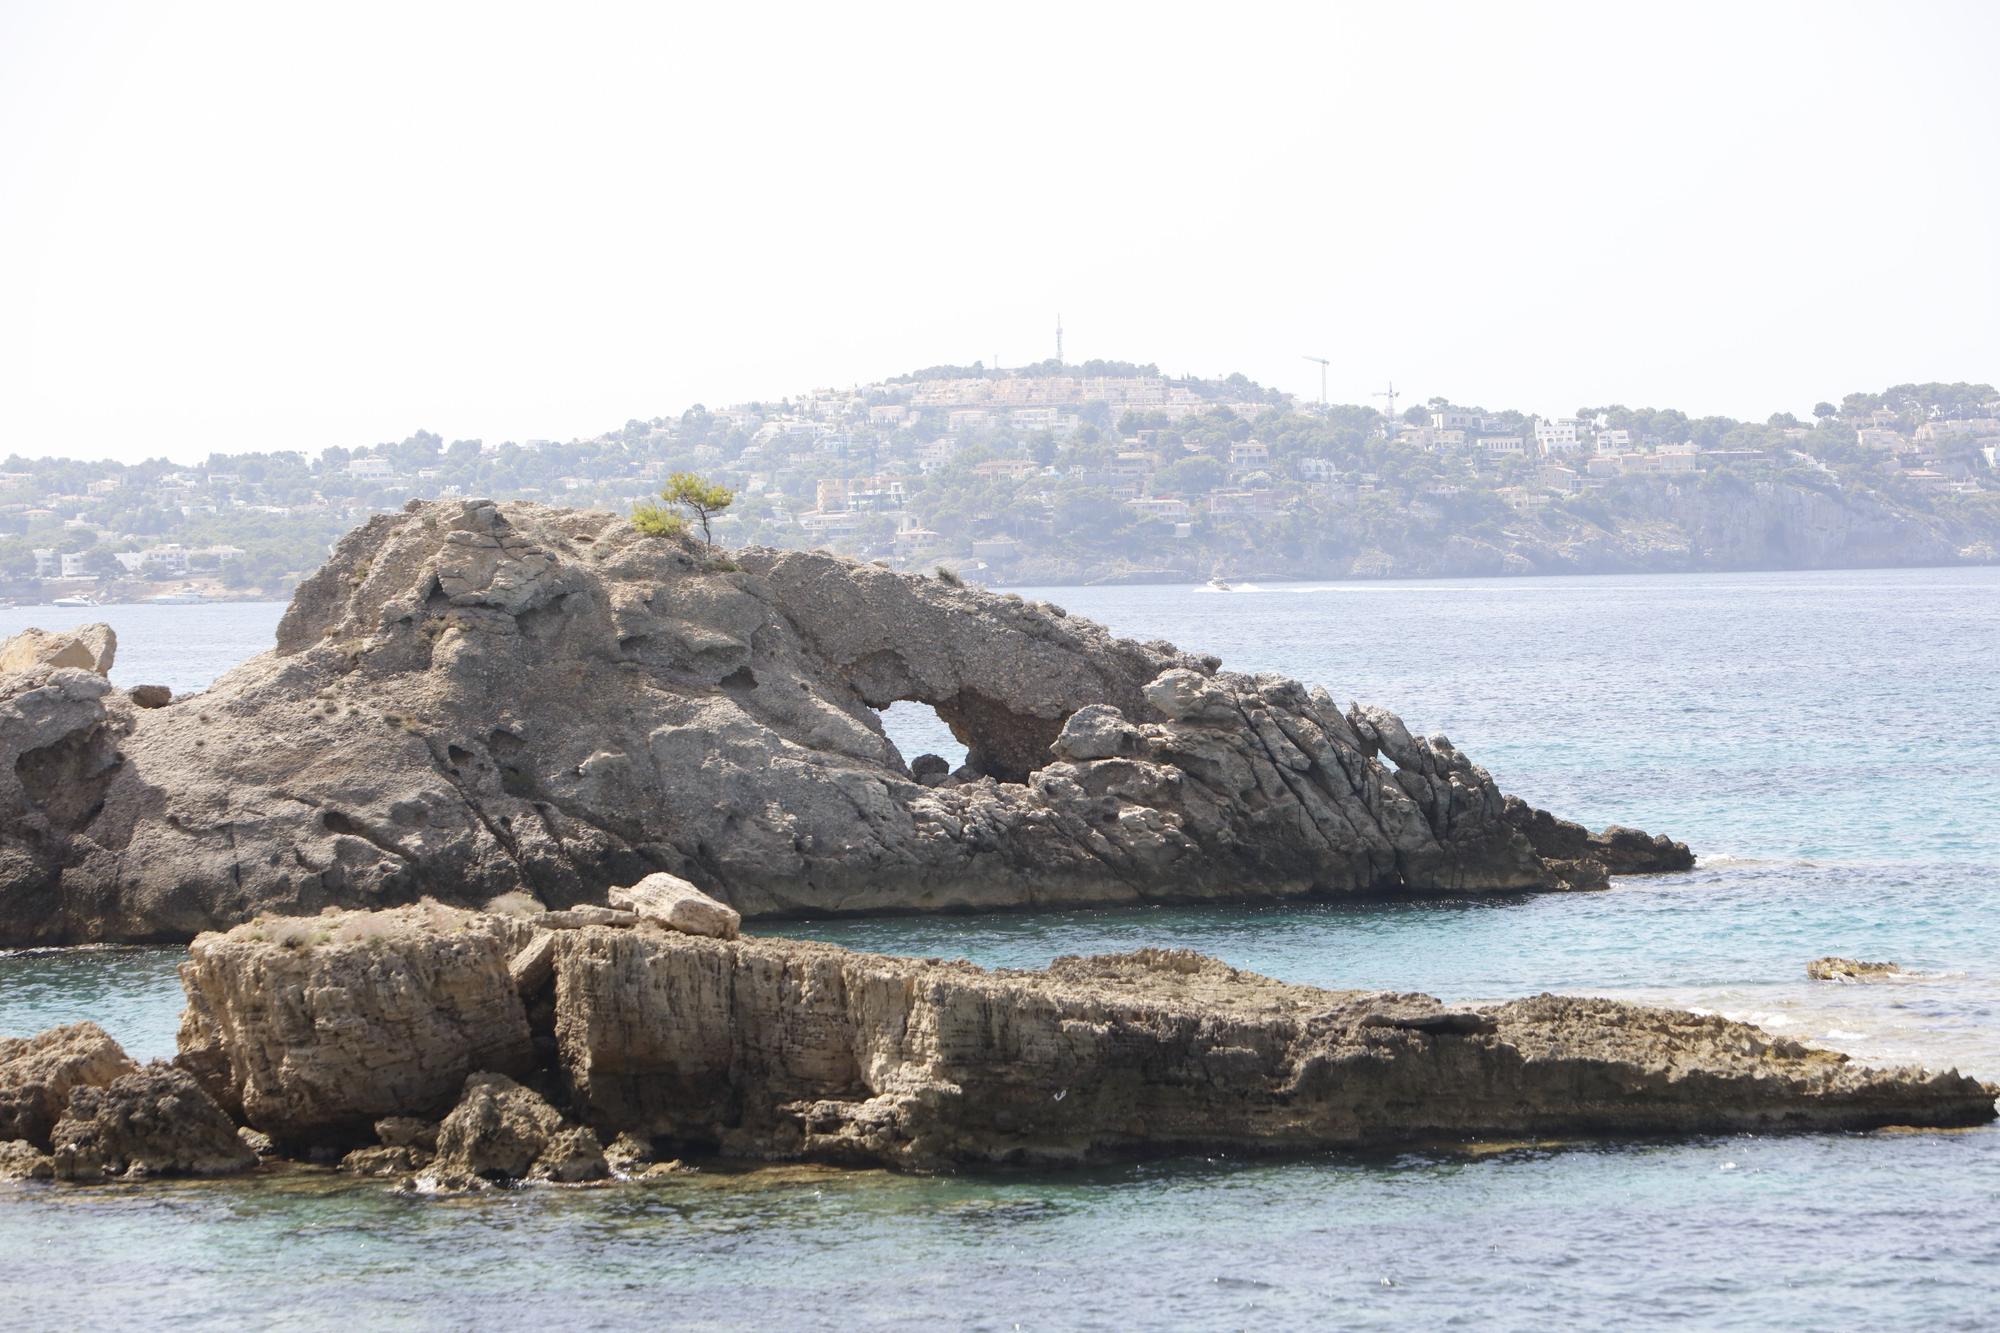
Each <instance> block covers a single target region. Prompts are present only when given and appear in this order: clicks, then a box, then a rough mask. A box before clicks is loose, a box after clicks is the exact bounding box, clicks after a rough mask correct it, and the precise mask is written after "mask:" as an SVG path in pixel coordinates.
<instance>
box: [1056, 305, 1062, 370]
mask: <svg viewBox="0 0 2000 1333" xmlns="http://www.w3.org/2000/svg"><path fill="white" fill-rule="evenodd" d="M1062 363H1063V359H1062V313H1061V312H1060V311H1058V312H1057V313H1056V364H1057V365H1061V364H1062Z"/></svg>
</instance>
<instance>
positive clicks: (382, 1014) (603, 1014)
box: [187, 911, 2000, 1188]
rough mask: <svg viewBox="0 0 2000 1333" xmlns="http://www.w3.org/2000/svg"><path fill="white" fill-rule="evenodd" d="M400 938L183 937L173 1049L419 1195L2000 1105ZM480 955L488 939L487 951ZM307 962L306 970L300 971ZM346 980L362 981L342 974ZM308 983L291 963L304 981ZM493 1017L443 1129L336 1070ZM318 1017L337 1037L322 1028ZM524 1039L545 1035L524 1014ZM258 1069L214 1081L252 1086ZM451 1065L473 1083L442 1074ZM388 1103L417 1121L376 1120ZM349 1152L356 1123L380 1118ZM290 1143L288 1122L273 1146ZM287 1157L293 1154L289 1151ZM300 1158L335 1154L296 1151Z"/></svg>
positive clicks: (589, 942)
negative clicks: (522, 1054)
mask: <svg viewBox="0 0 2000 1333" xmlns="http://www.w3.org/2000/svg"><path fill="white" fill-rule="evenodd" d="M462 916H463V914H456V913H448V912H444V911H439V912H436V913H431V914H427V915H423V916H420V917H419V916H415V915H412V914H408V913H404V914H399V917H398V920H397V923H396V926H395V928H394V929H390V930H379V931H369V932H362V933H364V934H366V936H367V940H368V943H367V944H366V945H365V946H362V945H357V944H354V943H346V944H343V943H339V942H338V937H340V936H341V935H342V934H343V933H347V932H349V930H350V927H351V926H352V924H353V923H355V922H365V921H368V920H371V919H372V918H370V917H368V916H366V915H356V916H334V917H330V918H327V920H326V923H325V924H326V926H327V928H328V932H329V933H328V938H327V939H325V940H322V941H317V942H306V943H304V944H295V945H287V944H286V943H283V942H281V941H277V940H272V939H257V938H255V934H256V931H257V927H254V926H245V927H239V928H238V929H237V930H236V931H234V932H232V933H231V934H230V935H229V936H227V937H222V938H221V940H220V941H219V942H218V941H214V940H212V939H210V938H206V937H205V938H204V940H202V941H197V943H196V946H195V951H196V952H197V953H198V954H201V955H202V956H203V958H204V962H203V964H202V966H201V967H200V968H191V969H190V971H189V974H188V981H189V996H190V1004H191V1006H198V1007H202V1008H203V1011H204V1013H205V1014H206V1017H205V1018H204V1019H203V1020H202V1021H201V1022H199V1023H191V1024H190V1025H189V1028H188V1029H187V1030H198V1029H202V1028H212V1029H214V1030H218V1031H227V1032H232V1033H235V1034H237V1036H236V1037H235V1038H234V1041H235V1043H236V1044H237V1046H239V1047H241V1048H243V1049H248V1050H252V1051H255V1052H256V1053H257V1064H256V1068H257V1069H259V1070H261V1071H263V1073H262V1074H261V1075H260V1076H261V1077H264V1078H265V1079H266V1080H267V1089H266V1092H265V1093H264V1095H257V1096H253V1095H251V1093H250V1091H249V1090H248V1088H247V1086H246V1085H244V1084H242V1083H241V1082H239V1084H238V1087H239V1089H241V1090H240V1091H239V1093H238V1097H237V1100H238V1101H239V1102H240V1104H241V1105H242V1106H243V1107H244V1108H245V1111H246V1115H247V1118H248V1119H249V1120H250V1122H251V1123H252V1124H253V1125H257V1126H258V1127H259V1128H269V1127H270V1125H269V1124H268V1123H267V1122H266V1120H265V1119H263V1118H261V1117H266V1116H268V1115H269V1114H271V1113H272V1112H273V1110H276V1111H280V1112H284V1113H287V1114H289V1113H291V1112H292V1110H293V1108H295V1107H297V1106H299V1105H301V1104H304V1102H305V1101H306V1098H305V1097H303V1096H301V1095H299V1094H297V1093H295V1092H293V1091H292V1089H291V1080H292V1079H293V1078H295V1077H296V1076H297V1075H298V1074H300V1073H303V1072H306V1071H318V1070H324V1069H330V1068H340V1069H345V1070H348V1071H350V1076H349V1077H348V1078H346V1079H343V1080H340V1081H329V1080H324V1079H316V1080H315V1082H314V1084H313V1086H312V1087H311V1089H310V1091H311V1094H312V1105H313V1107H314V1114H313V1116H312V1118H311V1123H312V1124H314V1125H317V1126H321V1127H324V1128H323V1130H321V1131H319V1132H321V1133H324V1134H332V1135H351V1137H340V1138H338V1142H339V1143H340V1144H341V1145H342V1146H350V1145H352V1144H359V1143H364V1142H367V1141H368V1140H369V1139H370V1138H371V1137H372V1140H373V1143H372V1145H371V1146H369V1147H368V1148H367V1149H366V1151H364V1152H362V1153H358V1154H356V1155H354V1156H353V1157H352V1158H351V1159H350V1162H349V1169H351V1170H378V1171H387V1172H401V1171H404V1170H409V1169H416V1168H417V1167H418V1166H419V1165H420V1164H421V1163H422V1162H423V1160H424V1155H425V1154H428V1153H430V1152H431V1151H433V1147H432V1146H429V1145H427V1142H426V1140H425V1138H424V1134H425V1131H426V1128H427V1126H426V1125H425V1124H423V1123H417V1124H410V1123H409V1122H404V1121H393V1122H392V1121H389V1120H385V1119H380V1117H382V1116H384V1115H391V1114H394V1115H412V1116H419V1117H424V1118H425V1119H426V1120H427V1119H428V1118H429V1117H431V1116H433V1115H435V1114H437V1113H438V1111H439V1109H440V1108H441V1106H442V1105H443V1104H444V1103H445V1102H449V1101H450V1099H451V1097H457V1104H456V1106H454V1107H452V1108H451V1110H450V1114H449V1115H447V1116H446V1118H445V1121H444V1124H443V1125H442V1126H441V1127H439V1128H438V1129H437V1131H436V1138H435V1142H434V1151H435V1154H436V1158H435V1160H434V1161H432V1162H430V1163H429V1165H428V1166H426V1167H424V1168H423V1170H424V1172H425V1176H424V1179H425V1180H427V1181H429V1182H430V1183H433V1184H435V1185H438V1186H441V1187H447V1188H458V1187H469V1186H472V1185H474V1184H475V1183H476V1182H477V1181H479V1180H486V1179H511V1178H523V1177H530V1178H535V1177H538V1178H544V1179H551V1180H575V1179H584V1178H590V1177H593V1176H595V1175H600V1174H602V1173H603V1170H604V1161H605V1154H604V1153H603V1152H602V1151H601V1149H600V1147H599V1145H600V1144H601V1143H603V1142H606V1141H610V1142H612V1143H613V1144H614V1146H615V1147H616V1149H617V1153H618V1157H619V1159H620V1161H621V1162H623V1163H624V1164H625V1167H626V1168H628V1169H629V1168H630V1167H631V1166H632V1165H634V1164H636V1163H638V1162H640V1161H643V1160H644V1159H646V1158H648V1157H651V1156H654V1155H655V1151H654V1150H655V1149H660V1150H663V1151H665V1152H701V1151H708V1152H714V1151H720V1152H723V1153H727V1154H732V1155H740V1156H751V1157H763V1158H792V1159H815V1160H823V1161H833V1162H866V1163H878V1164H884V1165H890V1166H896V1167H903V1168H916V1169H933V1168H943V1167H951V1166H955V1165H977V1164H994V1163H1011V1162H1045V1163H1071V1162H1088V1161H1098V1160H1104V1159H1110V1158H1117V1157H1122V1156H1131V1155H1139V1154H1148V1153H1158V1152H1173V1151H1193V1150H1202V1149H1209V1148H1237V1149H1242V1150H1246V1151H1290V1150H1298V1149H1305V1148H1315V1147H1362V1146H1373V1145H1384V1144H1394V1143H1403V1142H1411V1141H1421V1140H1427V1139H1479V1138H1517V1137H1522V1136H1553V1137H1560V1136H1575V1135H1597V1134H1602V1135H1629V1136H1647V1135H1663V1134H1696V1133H1722V1132H1736V1131H1761V1130H1779V1129H1815V1130H1832V1129H1865V1128H1870V1127H1874V1126H1880V1125H1889V1124H1898V1125H1924V1126H1949V1125H1970V1124H1980V1123H1985V1122H1987V1121H1989V1120H1991V1119H1993V1118H1994V1114H1995V1112H1994V1098H1995V1095H1996V1093H2000V1088H1995V1087H1992V1086H1988V1085H1983V1084H1981V1083H1979V1082H1977V1081H1975V1080H1973V1079H1970V1078H1963V1077H1960V1076H1959V1075H1957V1074H1955V1073H1932V1072H1929V1071H1925V1070H1917V1069H1888V1070H1882V1069H1868V1068H1862V1067H1860V1066H1856V1065H1854V1064H1851V1063H1850V1062H1848V1060H1847V1059H1846V1057H1844V1056H1841V1055H1838V1054H1834V1053H1831V1052H1826V1051H1819V1050H1813V1049H1810V1048H1807V1047H1805V1046H1802V1045H1800V1044H1798V1043H1796V1042H1792V1041H1788V1040H1785V1039H1783V1038H1777V1037H1772V1036H1770V1035H1768V1034H1766V1033H1764V1032H1762V1031H1760V1030H1759V1029H1757V1028H1754V1027H1751V1026H1748V1025H1746V1024H1742V1023H1734V1022H1730V1021H1727V1020H1725V1019H1722V1018H1719V1017H1714V1016H1702V1015H1695V1014H1688V1013H1677V1012H1673V1011H1669V1010H1663V1009H1650V1008H1644V1007H1640V1006H1635V1005H1628V1004H1620V1003H1615V1002H1612V1001H1604V1000H1580V999H1564V998H1559V997H1555V996H1539V997H1536V998H1533V999H1528V1000H1520V1001H1516V1002H1514V1003H1511V1004H1503V1005H1496V1006H1489V1007H1484V1008H1479V1009H1453V1008H1448V1007H1446V1006H1444V1005H1442V1004H1440V1003H1439V1002H1438V1001H1437V1000H1435V999H1432V998H1430V997H1429V996H1423V995H1405V994H1381V993H1370V992H1362V991H1324V990H1318V989H1314V988H1311V987H1305V986H1293V985H1286V984H1283V983H1280V982H1277V981H1273V980H1270V979H1269V978H1265V977H1260V976H1256V975H1254V974H1251V973H1247V972H1240V971H1237V970H1235V969H1232V968H1229V967H1227V966H1225V965H1223V964H1222V963H1219V962H1216V961H1214V960H1212V959H1207V958H1203V957H1201V956H1199V955H1195V954H1190V953H1186V952H1177V951H1159V950H1142V951H1140V952H1138V953H1134V954H1127V955H1120V956H1115V957H1107V958H1088V959H1077V958H1069V959H1061V960H1058V961H1057V962H1056V963H1055V964H1054V965H1053V966H1051V967H1050V968H1049V969H1047V970H1046V971H1041V972H1009V971H987V970H983V969H980V968H977V967H973V966H971V965H969V964H966V963H953V962H941V961H938V960H935V959H931V960H925V959H914V958H894V957H882V956H876V955H869V954H858V953H852V952H849V951H847V950H843V949H838V948H835V947H833V946H830V945H825V944H816V943H809V942H804V941H790V940H760V939H737V940H718V939H712V938H708V937H704V936H698V935H688V934H683V933H680V932H675V931H669V930H666V929H664V928H661V927H660V926H658V925H657V924H656V923H652V922H646V923H641V924H639V925H636V926H622V927H613V926H586V927H582V928H579V929H575V930H564V931H556V932H552V936H553V938H554V940H555V945H554V953H555V957H554V967H553V972H554V984H553V989H552V994H551V995H548V996H546V997H539V998H537V999H535V1000H532V1001H524V1000H523V999H522V998H521V997H519V996H518V995H516V993H515V991H514V988H513V986H512V984H511V982H508V981H507V980H506V970H505V962H506V955H505V951H504V949H493V950H491V951H481V950H478V949H471V948H453V947H451V946H452V944H453V943H454V942H455V941H457V940H459V939H461V938H464V937H474V938H477V937H479V936H481V935H482V934H484V933H485V932H484V930H483V928H482V927H481V926H480V925H478V924H477V919H476V918H475V919H472V920H470V921H468V920H465V919H462ZM493 933H494V934H495V935H496V936H497V935H500V934H504V933H505V932H504V931H498V930H496V931H494V932H493ZM320 953H325V954H326V955H327V959H326V961H325V962H324V964H319V963H314V962H312V961H311V958H312V956H313V955H316V954H320ZM363 953H365V954H366V957H367V962H366V965H365V966H363V965H362V959H361V955H362V954H363ZM302 955H303V956H304V958H305V961H303V962H301V961H300V958H301V956H302ZM277 977H289V978H293V979H294V980H293V981H292V982H291V984H292V985H294V986H303V987H304V988H306V989H312V986H311V985H310V984H309V982H308V981H307V980H306V979H307V978H313V977H319V978H323V979H328V980H329V981H331V980H333V979H338V982H339V988H340V991H341V999H342V1003H343V1005H344V1006H346V1007H347V1008H348V1009H351V1010H352V1011H354V1012H356V1013H360V1014H364V1015H366V1016H367V1018H366V1022H365V1023H363V1024H359V1025H355V1026H347V1027H343V1026H342V1025H340V1024H338V1023H334V1022H325V1023H320V1024H313V1023H299V1022H295V1021H288V1020H286V1019H285V1018H284V1017H283V1016H282V1013H281V1012H280V1011H277V1010H274V1009H273V1008H272V1007H271V1006H270V1005H268V1004H266V1003H265V1002H263V1001H262V1000H261V999H259V998H258V997H259V994H260V991H261V989H262V988H263V981H264V980H265V979H272V978H277ZM468 992H470V993H477V994H479V995H481V996H488V995H490V996H492V997H493V999H492V1000H491V1003H490V1005H488V1004H482V1005H481V1006H480V1010H479V1011H480V1012H481V1013H482V1014H485V1015H487V1017H486V1019H485V1021H486V1022H489V1023H490V1024H491V1025H492V1030H491V1031H490V1032H489V1031H486V1030H483V1029H480V1028H476V1027H473V1026H471V1025H470V1024H467V1023H464V1022H462V1021H461V1023H460V1024H459V1025H458V1028H459V1031H460V1036H461V1039H462V1040H463V1041H464V1042H465V1043H466V1044H468V1045H472V1044H477V1045H480V1046H482V1047H483V1048H484V1049H487V1050H495V1049H503V1050H504V1049H511V1047H512V1043H513V1042H514V1040H515V1034H517V1033H519V1032H520V1031H521V1030H522V1028H523V1026H536V1027H538V1028H539V1027H540V1026H541V1025H543V1024H546V1026H547V1030H548V1036H549V1040H548V1041H546V1042H542V1041H540V1040H537V1042H536V1043H535V1044H534V1046H533V1049H534V1050H535V1051H537V1052H545V1054H542V1055H539V1056H538V1057H537V1058H538V1059H539V1060H541V1061H543V1063H541V1064H539V1065H538V1066H536V1067H517V1069H516V1070H515V1073H516V1074H518V1075H519V1076H520V1077H521V1078H522V1079H524V1080H526V1081H527V1082H529V1083H531V1084H534V1085H535V1087H536V1088H540V1089H542V1090H544V1091H546V1092H547V1094H548V1096H549V1097H551V1098H553V1099H554V1101H553V1102H551V1101H549V1100H545V1098H544V1097H543V1096H542V1095H541V1094H540V1093H538V1092H537V1091H535V1090H534V1088H530V1087H527V1086H523V1085H522V1084H521V1083H517V1082H516V1081H515V1080H514V1079H513V1078H510V1077H503V1076H500V1075H498V1074H495V1073H492V1072H489V1071H488V1070H486V1069H484V1068H480V1067H478V1066H477V1065H476V1064H475V1065H474V1068H473V1071H472V1073H471V1074H470V1075H469V1076H465V1075H461V1081H462V1083H463V1091H462V1095H460V1094H459V1092H458V1091H457V1090H454V1091H453V1092H452V1093H450V1094H448V1095H447V1097H446V1098H444V1099H443V1100H442V1101H441V1099H440V1098H439V1096H438V1095H437V1090H436V1087H435V1084H434V1083H421V1084H419V1083H413V1082H408V1081H401V1082H396V1083H385V1082H383V1081H381V1080H371V1079H370V1077H369V1076H368V1075H367V1072H366V1070H365V1068H362V1067H361V1066H359V1064H358V1063H357V1062H356V1060H355V1057H354V1051H355V1049H356V1042H357V1039H358V1036H359V1034H362V1033H365V1036H366V1042H367V1046H368V1048H369V1049H370V1051H371V1052H372V1058H373V1060H374V1061H375V1062H377V1063H378V1064H380V1065H382V1066H384V1067H386V1068H396V1069H408V1068H411V1067H415V1066H418V1065H421V1064H428V1063H431V1062H434V1061H436V1060H437V1059H438V1058H439V1051H438V1049H437V1046H436V1042H437V1035H436V1034H437V1032H438V1030H439V1027H438V1024H437V1021H436V1019H435V1017H434V1013H435V1011H436V1009H437V1008H439V1007H440V1006H444V1005H450V1004H458V1003H460V1002H459V1001H458V1000H457V999H455V998H454V997H456V996H460V995H462V994H464V993H468ZM327 1012H328V1013H329V1014H330V1013H331V1011H327ZM531 1013H534V1014H539V1015H540V1017H536V1018H532V1019H531V1018H529V1017H527V1015H529V1014H531ZM251 1067H252V1066H251V1064H250V1063H249V1062H231V1063H230V1064H229V1065H228V1070H229V1076H230V1077H233V1078H239V1079H240V1077H241V1074H242V1073H243V1072H244V1071H247V1070H249V1069H250V1068H251ZM459 1067H460V1068H463V1067H464V1066H463V1064H462V1063H461V1064H460V1066H459ZM399 1089H408V1090H409V1091H408V1093H407V1095H408V1097H409V1102H408V1104H406V1105H401V1106H394V1107H391V1108H389V1109H388V1110H385V1109H384V1107H385V1105H386V1104H387V1103H389V1102H390V1101H392V1100H393V1099H394V1098H395V1097H396V1096H397V1095H399V1094H398V1090H399ZM371 1119H372V1120H374V1121H375V1122H376V1123H374V1125H373V1129H372V1135H371V1134H369V1132H368V1131H367V1130H362V1131H360V1132H358V1133H357V1132H355V1131H353V1130H352V1127H353V1126H357V1125H366V1124H367V1123H368V1122H369V1121H370V1120H371ZM290 1123H291V1124H293V1125H294V1126H295V1128H294V1134H295V1135H296V1134H298V1132H299V1131H298V1130H297V1129H296V1126H297V1124H298V1123H299V1122H298V1121H296V1120H294V1121H292V1122H290ZM281 1137H282V1136H281ZM291 1142H292V1143H293V1144H294V1146H295V1147H297V1146H299V1145H301V1144H318V1143H322V1142H324V1139H316V1138H310V1137H306V1138H300V1137H294V1138H292V1140H291Z"/></svg>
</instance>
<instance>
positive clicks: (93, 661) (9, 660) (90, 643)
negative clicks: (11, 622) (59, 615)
mask: <svg viewBox="0 0 2000 1333" xmlns="http://www.w3.org/2000/svg"><path fill="white" fill-rule="evenodd" d="M117 656H118V634H117V631H115V630H113V629H112V628H111V626H109V625H105V624H101V623H100V624H95V625H83V626H80V627H78V628H76V629H69V630H45V629H25V630H22V631H21V632H20V633H19V634H16V635H15V636H14V637H13V638H11V639H9V640H7V642H5V643H0V676H5V675H11V674H13V673H14V672H17V671H34V670H36V669H38V668H39V669H47V670H50V671H54V670H57V669H59V668H64V667H72V668H75V669H77V670H80V671H94V672H96V673H97V674H98V675H100V676H108V675H110V674H111V663H112V662H113V660H115V659H116V658H117Z"/></svg>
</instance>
